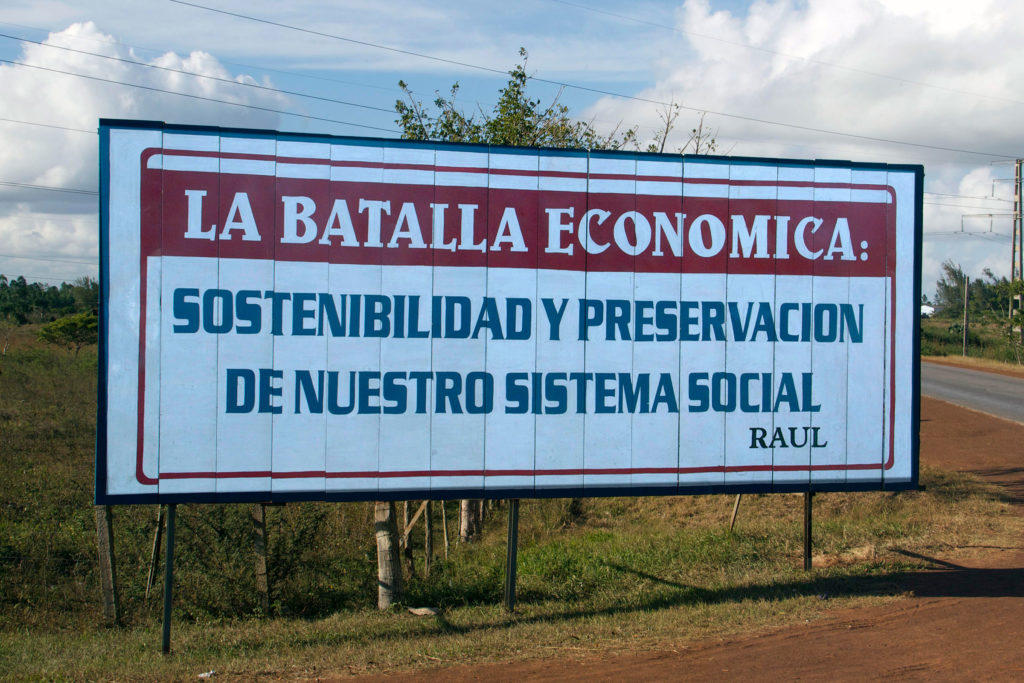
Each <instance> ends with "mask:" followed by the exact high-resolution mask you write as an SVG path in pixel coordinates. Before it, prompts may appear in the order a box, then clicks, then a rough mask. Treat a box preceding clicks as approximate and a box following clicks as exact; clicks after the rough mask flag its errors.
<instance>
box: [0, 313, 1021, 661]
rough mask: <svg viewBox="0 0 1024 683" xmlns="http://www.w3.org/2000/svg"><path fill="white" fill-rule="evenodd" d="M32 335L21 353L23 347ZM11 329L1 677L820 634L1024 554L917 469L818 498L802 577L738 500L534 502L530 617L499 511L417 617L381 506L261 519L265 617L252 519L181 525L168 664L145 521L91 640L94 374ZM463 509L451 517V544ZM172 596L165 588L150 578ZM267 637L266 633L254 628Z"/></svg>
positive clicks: (238, 516) (754, 511)
mask: <svg viewBox="0 0 1024 683" xmlns="http://www.w3.org/2000/svg"><path fill="white" fill-rule="evenodd" d="M19 335H20V336H19ZM31 335H32V331H31V330H30V329H29V330H26V329H23V328H19V329H18V330H15V333H14V335H13V337H12V342H11V347H10V349H9V351H8V353H7V355H6V356H3V357H2V358H0V672H5V673H0V678H2V677H8V676H9V677H17V678H61V679H65V678H84V679H96V678H117V679H148V680H151V679H154V678H166V677H172V678H183V677H192V676H194V675H195V674H196V673H198V672H202V671H207V670H210V669H217V670H218V671H219V672H222V673H225V674H234V675H238V676H243V677H247V678H250V677H260V676H267V675H270V676H273V677H292V676H298V677H311V676H315V675H317V674H318V673H323V672H328V673H333V674H335V675H337V674H338V673H344V672H346V671H351V672H363V671H380V670H386V669H390V668H393V667H399V668H401V667H406V668H408V667H416V666H423V665H425V664H426V665H436V664H439V663H452V662H456V661H473V660H487V659H503V658H520V657H527V656H544V655H550V654H551V653H552V650H551V648H559V647H563V646H565V647H574V648H580V647H593V648H601V649H602V651H609V650H610V651H613V650H614V649H615V648H620V649H621V648H626V649H632V648H638V647H656V646H658V645H659V644H661V643H666V642H678V641H679V640H680V639H688V638H701V637H707V636H710V635H716V634H723V633H736V632H743V631H749V630H753V629H758V628H762V627H764V626H766V625H769V624H780V623H786V622H788V621H791V620H796V619H801V620H802V619H807V618H813V617H815V616H816V615H818V614H820V613H821V612H822V610H824V609H826V608H827V606H826V605H824V604H822V601H821V600H819V599H818V596H820V595H822V594H827V595H829V596H832V597H831V599H830V600H829V603H830V604H841V605H854V604H863V603H871V602H877V601H881V600H890V599H894V597H895V596H898V595H899V594H900V592H901V589H900V588H899V581H898V577H899V576H900V574H901V573H902V572H908V571H918V570H921V569H923V568H926V567H928V566H929V564H928V562H927V561H926V559H924V560H922V559H915V558H921V557H924V558H927V556H929V555H930V554H932V553H934V552H935V551H936V550H938V549H948V548H953V547H957V546H963V545H968V544H971V543H973V542H976V541H977V539H978V538H979V537H980V536H982V535H984V536H986V540H987V541H991V538H992V537H998V536H999V535H1000V534H1005V533H1017V534H1019V526H1020V520H1019V519H1017V518H1015V517H1011V516H1009V515H1006V514H1004V513H1005V511H1006V509H1007V504H1006V503H1005V501H1004V499H1003V498H1002V496H1001V494H1000V492H999V491H998V490H997V489H995V488H993V487H989V486H986V485H983V484H981V483H979V482H978V481H977V480H976V479H973V478H971V477H969V476H966V475H960V474H954V473H949V472H943V471H938V470H928V469H925V470H923V472H922V480H923V481H924V482H925V483H926V484H927V487H928V488H927V491H925V492H903V493H898V494H893V493H881V492H879V493H854V494H823V495H819V496H817V497H816V498H815V539H814V540H815V550H816V553H817V554H818V556H819V559H820V561H818V562H817V565H816V566H819V567H822V568H821V569H818V570H816V571H815V572H812V573H809V574H808V573H805V572H803V571H802V570H801V568H800V567H801V562H800V554H801V548H802V536H801V533H802V527H801V520H802V505H801V501H800V498H799V497H797V496H792V495H756V496H755V495H751V496H745V498H744V502H743V506H742V508H741V510H740V517H739V522H738V524H737V526H736V530H735V532H734V533H729V532H728V519H729V514H730V512H731V509H732V500H731V499H730V498H729V497H726V496H686V497H661V498H643V499H640V498H613V499H575V500H571V501H570V500H531V501H523V503H522V511H521V527H520V554H519V562H520V564H519V584H518V587H519V600H518V604H519V608H518V611H517V613H516V615H515V616H513V617H510V616H508V615H506V614H505V613H504V612H503V610H502V609H501V607H500V602H501V593H502V580H503V572H504V566H503V565H504V554H505V535H504V515H503V514H501V512H502V504H501V503H494V504H493V508H492V509H491V511H490V513H489V514H488V516H487V527H486V529H485V532H484V534H483V536H482V538H481V540H480V541H479V542H478V543H474V544H471V545H459V544H457V543H455V541H454V538H452V546H451V552H450V554H449V556H448V558H447V559H444V558H443V555H441V553H442V548H443V542H442V540H441V538H440V533H441V523H440V515H441V514H442V512H441V511H442V506H440V505H435V506H434V511H435V512H434V514H435V523H434V529H435V534H436V536H435V542H434V547H435V549H436V550H435V552H436V553H437V557H435V560H434V564H433V566H432V568H431V573H430V577H429V578H424V576H423V572H422V570H423V566H422V552H423V550H422V549H423V541H424V539H423V537H422V529H423V527H422V525H420V526H418V527H417V530H416V531H415V532H414V535H413V545H414V553H415V557H416V558H417V559H416V563H417V564H416V571H415V574H414V575H412V576H410V577H408V578H409V581H408V589H407V594H406V604H409V605H414V606H433V607H438V608H440V609H441V614H440V616H438V617H412V616H411V615H407V614H405V613H403V612H400V611H399V612H389V613H378V612H377V611H376V610H375V609H374V606H375V599H376V562H375V549H374V542H373V536H372V523H371V520H372V509H371V507H370V506H371V505H372V504H370V503H332V504H328V503H302V504H298V503H296V504H289V505H287V506H280V507H278V506H271V507H268V508H267V529H268V536H269V561H268V566H269V571H270V584H271V606H270V614H269V615H265V614H263V610H262V608H261V607H260V601H259V599H258V598H257V595H256V590H255V575H254V568H253V560H254V558H253V545H252V540H251V532H252V522H251V517H250V506H248V505H220V506H212V505H206V506H203V505H180V506H179V507H178V520H179V522H178V544H177V553H176V556H177V559H176V601H175V609H176V611H175V618H176V623H175V635H174V643H175V646H174V647H175V651H176V653H177V654H176V656H175V657H174V658H172V659H166V658H161V657H160V656H159V655H158V654H157V651H158V647H157V644H158V642H159V636H158V634H159V628H160V625H159V618H160V589H161V585H160V581H159V580H158V581H157V585H156V586H155V590H154V591H152V592H151V593H150V596H149V597H148V598H146V596H145V583H146V577H147V573H148V568H149V562H150V549H151V544H152V534H153V531H154V525H155V521H156V508H155V507H154V506H124V507H119V508H117V509H116V510H115V548H116V553H117V557H116V560H117V571H118V580H119V588H120V594H121V602H122V606H123V611H124V620H123V621H124V627H122V628H119V629H113V630H108V629H104V628H102V627H101V626H100V624H101V610H100V604H99V588H98V576H97V570H96V559H95V556H96V539H95V527H94V521H93V510H92V493H93V492H92V488H93V486H92V478H93V449H94V443H93V442H94V423H95V372H96V357H95V352H94V351H93V350H91V349H84V350H83V351H82V353H81V354H80V356H79V357H78V358H75V357H73V356H71V355H70V354H68V353H66V352H63V351H59V350H52V349H44V348H39V346H38V344H36V343H35V342H34V341H32V339H31ZM455 508H456V504H455V503H453V502H450V503H448V504H447V514H448V520H449V532H450V533H453V529H454V528H455V526H456V525H455V523H454V518H455V515H456V510H455ZM159 576H161V575H160V574H159V573H158V577H159ZM263 617H271V618H263Z"/></svg>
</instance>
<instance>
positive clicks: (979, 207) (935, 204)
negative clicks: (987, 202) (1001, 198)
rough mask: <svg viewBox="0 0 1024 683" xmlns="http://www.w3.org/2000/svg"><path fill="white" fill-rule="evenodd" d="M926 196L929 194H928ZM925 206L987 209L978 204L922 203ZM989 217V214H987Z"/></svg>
mask: <svg viewBox="0 0 1024 683" xmlns="http://www.w3.org/2000/svg"><path fill="white" fill-rule="evenodd" d="M925 194H928V193H927V192H926V193H925ZM922 203H923V204H929V205H931V206H948V207H951V208H956V209H987V208H989V207H987V206H978V205H977V204H948V203H946V202H922ZM986 215H988V214H986Z"/></svg>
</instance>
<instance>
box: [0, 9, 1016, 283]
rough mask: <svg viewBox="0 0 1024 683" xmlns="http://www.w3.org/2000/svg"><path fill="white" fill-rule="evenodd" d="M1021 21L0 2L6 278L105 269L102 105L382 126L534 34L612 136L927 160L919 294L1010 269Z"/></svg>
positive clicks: (334, 126)
mask: <svg viewBox="0 0 1024 683" xmlns="http://www.w3.org/2000/svg"><path fill="white" fill-rule="evenodd" d="M1022 26H1024V3H1012V2H1005V1H1003V2H990V1H988V0H974V1H973V2H970V3H964V2H949V1H947V0H844V1H843V2H833V1H815V0H809V1H806V2H793V1H786V0H779V1H763V0H758V1H756V2H740V1H738V0H686V1H684V2H668V1H664V2H661V1H654V0H649V1H644V0H640V1H639V2H635V3H631V4H624V3H621V2H610V1H604V0H600V1H594V2H588V1H587V0H519V2H516V3H509V2H490V1H488V0H484V1H482V2H476V3H466V2H453V1H451V0H435V1H434V2H432V3H423V2H420V1H412V0H384V1H381V0H375V1H371V0H343V1H335V2H326V1H317V0H292V1H291V2H280V1H279V0H275V1H269V0H247V2H244V3H242V2H236V1H233V0H196V2H195V3H186V2H177V1H175V0H105V1H103V0H98V1H95V2H84V3H83V2H64V1H62V0H5V2H4V3H3V5H2V6H0V60H2V61H0V92H2V93H3V95H2V97H0V136H2V140H0V273H3V274H6V275H7V276H8V277H12V276H17V275H22V274H23V275H26V276H27V277H29V278H30V279H39V280H46V281H53V282H59V281H61V280H63V279H73V278H75V277H79V276H82V275H92V276H95V275H96V273H97V268H96V265H95V264H96V258H97V257H96V254H97V197H96V189H97V182H98V181H97V170H98V161H97V135H96V132H95V131H96V126H97V119H99V118H100V117H110V118H139V119H154V120H163V121H167V122H173V123H186V124H212V125H223V126H241V127H260V128H274V129H279V130H288V131H299V132H318V133H328V134H341V135H371V136H385V137H386V136H394V135H396V126H395V123H394V119H395V116H394V113H393V106H394V101H395V99H396V98H397V97H399V96H400V95H401V93H400V92H399V90H398V88H397V81H398V80H399V79H403V80H405V81H406V82H408V83H409V85H410V86H411V87H412V89H413V90H414V91H415V92H416V93H418V94H420V95H422V97H423V99H424V100H430V99H432V98H433V96H434V92H435V91H438V90H440V91H447V90H448V88H449V87H450V86H451V85H452V83H454V82H458V83H459V84H460V86H461V89H460V94H459V100H460V101H461V102H462V103H463V105H464V106H465V107H466V108H467V109H475V108H476V107H483V108H484V109H489V108H490V106H491V105H493V103H494V100H495V98H496V97H497V92H498V89H499V88H500V87H501V86H502V85H503V84H504V82H505V78H504V77H503V72H505V71H507V70H508V69H509V68H511V67H512V66H513V65H514V64H515V63H516V60H517V59H518V49H519V47H525V48H526V49H527V50H528V52H529V66H528V68H529V71H530V73H532V74H533V75H534V76H536V77H537V79H543V81H542V80H537V81H535V82H534V83H533V84H532V85H531V86H530V87H531V92H532V94H533V95H534V96H536V97H539V98H541V99H542V100H544V101H545V102H547V101H549V100H550V99H551V98H553V97H555V96H557V95H558V94H559V92H561V95H560V97H561V101H562V102H564V103H566V104H568V105H569V106H570V108H571V110H572V112H573V113H574V114H575V115H577V116H578V117H579V118H581V119H585V120H587V121H591V122H593V124H594V125H595V126H596V127H598V128H599V129H602V130H605V131H610V130H612V129H613V128H614V127H615V126H616V125H619V124H623V125H626V126H632V125H637V126H639V130H640V133H641V135H642V136H645V137H650V136H653V135H654V133H655V131H656V129H657V128H658V126H659V125H660V120H659V112H660V111H662V110H663V108H664V104H663V103H666V102H676V103H678V104H680V105H681V106H682V107H683V110H682V115H681V117H680V122H679V126H678V127H677V130H676V131H675V138H674V140H673V141H672V142H670V147H671V146H673V145H674V146H681V145H682V144H683V143H685V141H686V132H687V131H688V130H689V129H690V128H692V127H693V125H695V123H696V120H697V116H698V114H699V112H702V111H703V112H707V114H706V117H705V123H706V124H707V125H709V126H710V127H711V128H712V129H713V130H714V131H716V132H717V141H718V144H719V152H720V153H730V154H735V155H742V156H771V157H792V158H802V159H814V158H826V159H849V160H855V161H874V162H889V163H914V164H923V165H924V166H925V173H926V178H925V191H926V194H925V213H924V216H925V222H924V231H925V241H924V255H925V262H924V273H923V284H924V291H925V292H926V293H930V292H931V291H932V290H933V287H934V282H935V279H936V277H937V276H938V270H939V264H941V263H942V261H944V260H946V259H953V260H954V261H956V262H958V263H961V264H962V265H963V266H964V268H965V269H966V270H967V271H968V272H969V273H971V274H972V275H973V276H980V275H981V273H982V270H983V269H984V268H990V269H991V270H992V271H993V272H994V273H995V274H996V275H997V276H1003V275H1008V274H1009V268H1010V233H1011V230H1012V219H1011V218H1010V217H1009V216H1007V215H1005V214H1010V213H1011V212H1012V211H1013V202H1012V197H1013V184H1012V182H1007V179H1012V178H1013V161H1014V159H1016V158H1019V157H1024V131H1022V129H1021V125H1020V122H1021V121H1022V120H1024V87H1022V86H1024V56H1021V54H1020V44H1021V38H1022V36H1021V33H1022V30H1021V28H1020V27H1022ZM551 82H557V83H562V84H565V85H563V86H559V85H555V84H553V83H551ZM659 103H661V104H659ZM961 230H963V234H961Z"/></svg>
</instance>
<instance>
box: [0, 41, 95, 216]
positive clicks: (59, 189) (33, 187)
mask: <svg viewBox="0 0 1024 683" xmlns="http://www.w3.org/2000/svg"><path fill="white" fill-rule="evenodd" d="M0 61H2V60H0ZM0 185H5V186H7V187H23V188H26V189H29V190H48V191H50V192H67V193H68V194H84V195H91V196H93V197H95V196H97V195H98V194H99V192H96V191H95V190H80V189H78V188H74V187H54V186H52V185H30V184H29V183H16V182H13V181H10V180H0Z"/></svg>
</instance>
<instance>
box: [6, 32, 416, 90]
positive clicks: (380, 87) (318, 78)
mask: <svg viewBox="0 0 1024 683" xmlns="http://www.w3.org/2000/svg"><path fill="white" fill-rule="evenodd" d="M0 26H13V27H15V28H21V29H28V30H30V31H41V32H42V33H53V31H52V30H51V29H46V28H40V27H38V26H28V25H26V24H14V23H10V22H6V21H0ZM62 38H70V39H72V40H80V41H86V42H89V43H98V44H100V45H116V46H118V47H127V48H130V49H132V50H140V51H143V52H153V53H157V54H164V53H167V52H176V51H175V50H171V49H168V48H155V47H145V46H139V45H132V44H130V43H123V42H121V41H118V40H96V39H94V38H85V37H83V36H67V35H64V36H62ZM217 61H219V62H220V63H221V64H226V65H228V66H238V67H242V68H243V69H253V70H256V71H268V72H270V73H276V74H283V75H286V76H294V77H295V78H308V79H311V80H316V81H326V82H328V83H338V84H340V85H354V86H356V87H359V88H370V89H372V90H386V91H388V92H391V93H394V92H395V91H396V90H397V88H395V87H394V86H383V85H372V84H370V83H357V82H356V81H346V80H342V79H340V78H329V77H327V76H314V75H312V74H303V73H299V72H297V71H286V70H284V69H272V68H270V67H267V66H256V65H254V64H246V63H244V62H232V61H227V60H224V59H219V58H218V60H217Z"/></svg>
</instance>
